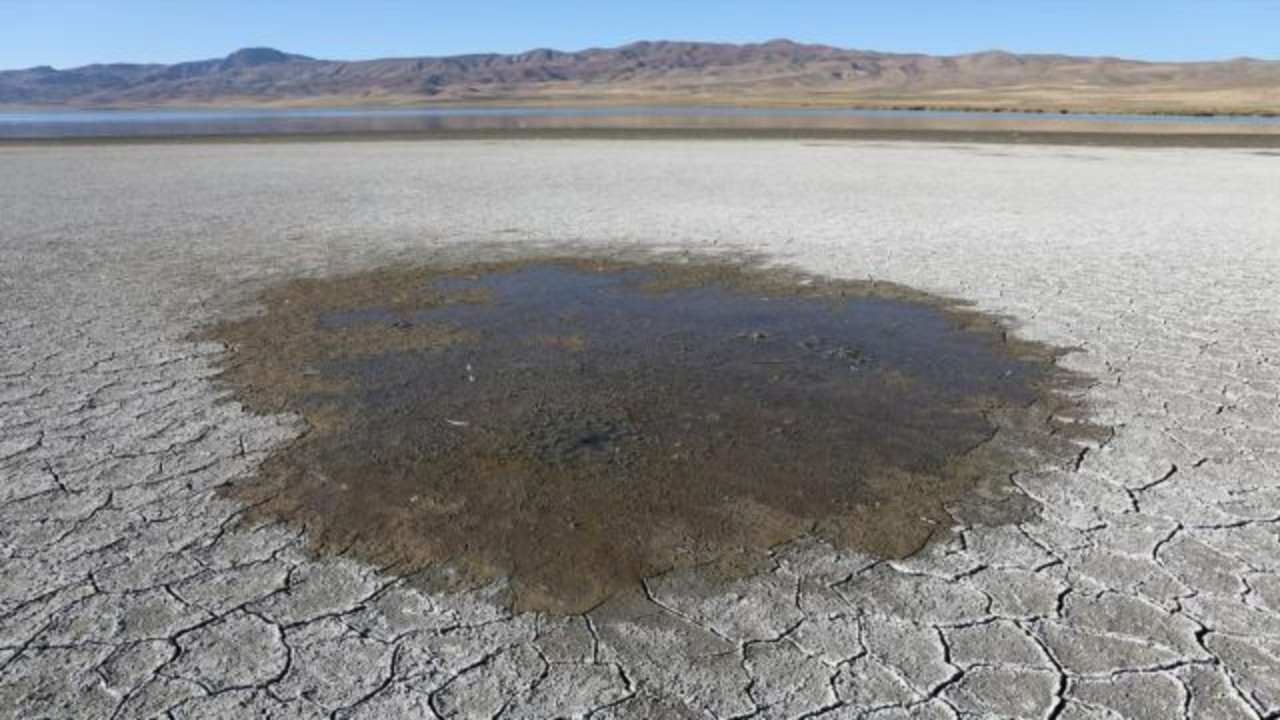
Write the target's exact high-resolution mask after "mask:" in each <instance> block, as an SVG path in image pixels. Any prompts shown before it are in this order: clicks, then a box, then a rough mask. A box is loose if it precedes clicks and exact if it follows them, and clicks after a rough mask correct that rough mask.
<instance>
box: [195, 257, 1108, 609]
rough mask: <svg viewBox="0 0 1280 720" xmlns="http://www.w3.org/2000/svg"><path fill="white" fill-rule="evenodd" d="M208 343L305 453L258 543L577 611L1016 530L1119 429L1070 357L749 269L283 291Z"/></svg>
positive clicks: (257, 501)
mask: <svg viewBox="0 0 1280 720" xmlns="http://www.w3.org/2000/svg"><path fill="white" fill-rule="evenodd" d="M260 302H261V312H259V313H257V314H255V315H252V316H249V317H243V318H232V319H227V320H223V321H220V322H217V323H214V324H211V325H209V326H207V327H205V328H203V329H202V330H201V331H200V332H199V336H200V337H201V338H202V339H207V340H215V341H217V342H220V343H223V344H224V345H225V347H226V348H227V352H226V353H224V354H223V356H222V357H221V360H220V370H221V375H220V377H219V382H221V383H223V384H224V385H225V386H226V387H227V388H229V389H230V390H231V399H233V400H235V401H238V402H240V403H242V404H243V405H244V406H245V407H246V408H248V409H249V410H251V411H253V412H256V413H262V414H276V413H291V414H295V415H297V416H300V417H301V418H302V419H303V420H304V421H305V430H304V431H303V432H302V434H301V435H300V436H299V437H298V438H297V439H295V440H294V441H292V442H291V443H289V444H287V445H286V446H285V447H283V448H281V449H280V450H278V451H277V452H276V453H274V454H273V455H272V456H271V457H269V458H268V459H267V461H266V462H265V463H264V464H263V465H262V467H261V468H260V469H259V472H258V473H257V474H256V475H254V476H252V477H249V478H245V479H243V480H240V481H237V482H235V483H233V484H231V485H229V486H227V487H226V488H224V492H225V493H226V494H227V495H228V496H230V497H232V498H234V499H236V500H238V501H241V502H244V503H246V504H247V505H248V507H249V510H248V511H247V512H246V516H245V520H246V522H250V523H259V522H275V521H280V522H284V523H287V524H289V525H291V526H294V527H298V528H302V529H304V530H305V532H306V535H307V538H308V541H309V544H310V548H311V549H312V550H313V551H314V552H316V553H318V554H340V555H346V556H351V557H354V558H358V559H360V560H363V561H365V562H369V563H372V564H373V565H375V566H377V567H379V568H382V569H384V570H386V571H389V572H394V573H399V574H402V575H405V576H409V577H411V578H413V580H414V581H415V582H419V583H422V584H424V585H428V586H431V587H440V586H442V585H444V586H448V587H466V586H471V585H478V584H482V583H488V582H492V581H495V580H504V581H506V584H507V587H508V588H509V590H508V592H509V599H510V603H511V605H512V607H513V609H515V610H518V611H524V610H535V611H546V612H553V613H565V614H572V613H579V612H584V611H586V610H589V609H591V608H592V607H594V606H596V605H598V604H599V603H601V602H603V601H604V600H606V599H608V598H609V597H611V596H613V595H615V594H617V593H619V592H622V591H624V590H627V589H629V588H633V587H635V586H636V585H638V583H639V581H640V580H641V579H642V578H645V577H651V576H653V575H657V574H661V573H663V572H666V571H670V570H673V569H679V568H684V567H691V566H700V567H705V568H706V572H709V573H719V574H723V575H724V576H726V577H733V576H734V575H735V574H738V573H742V572H746V571H747V569H748V568H752V567H755V566H757V565H758V564H759V563H760V562H761V560H762V559H764V558H767V554H768V552H769V550H770V548H773V547H775V546H777V545H779V544H782V543H786V542H789V541H792V540H796V539H799V538H802V537H806V536H817V537H819V538H821V539H822V540H824V541H826V542H829V543H831V544H832V545H833V546H835V547H836V548H839V549H845V550H851V551H856V552H860V553H866V554H870V555H873V556H877V557H882V558H904V557H907V556H910V555H912V554H914V553H916V552H918V551H919V550H921V549H922V548H923V547H925V545H926V544H927V543H929V542H931V541H935V540H938V539H941V538H944V537H946V536H947V535H948V533H949V532H950V528H951V527H953V526H954V525H955V524H956V523H959V524H964V525H973V524H1006V523H1016V522H1022V521H1025V520H1028V519H1030V518H1031V517H1033V516H1034V515H1035V513H1036V512H1037V507H1036V505H1035V503H1034V502H1033V501H1032V500H1031V499H1029V498H1027V497H1026V496H1025V495H1023V494H1021V493H1020V492H1019V491H1018V490H1017V489H1016V487H1014V485H1013V483H1012V482H1011V478H1012V477H1013V476H1014V475H1016V474H1017V473H1034V472H1039V471H1043V470H1044V469H1045V468H1052V467H1069V466H1070V465H1072V464H1073V463H1074V462H1075V460H1076V458H1077V457H1078V455H1079V453H1080V451H1081V448H1082V446H1085V445H1087V444H1091V443H1093V442H1096V441H1097V440H1099V439H1101V438H1103V437H1105V436H1106V434H1107V432H1108V431H1107V430H1106V429H1105V428H1101V427H1098V426H1097V425H1095V424H1093V423H1091V422H1090V421H1089V420H1088V418H1087V415H1086V412H1085V408H1084V407H1083V406H1082V402H1081V399H1080V398H1081V397H1082V395H1083V392H1082V390H1083V389H1084V388H1085V387H1086V386H1087V383H1088V379H1087V378H1084V377H1081V376H1079V375H1076V374H1073V373H1071V372H1068V371H1067V370H1065V369H1063V368H1061V367H1060V366H1059V365H1058V363H1057V361H1058V359H1059V358H1060V357H1061V356H1062V355H1063V354H1064V353H1065V352H1066V351H1065V350H1063V349H1060V348H1055V347H1051V346H1047V345H1043V344H1039V343H1033V342H1028V341H1025V340H1021V339H1018V338H1016V337H1013V336H1011V335H1010V334H1009V333H1008V332H1006V323H1005V322H1004V321H1002V320H1001V319H1000V318H994V317H990V316H987V315H983V314H981V313H979V312H977V311H975V310H973V309H971V308H969V307H967V306H965V305H964V304H963V303H961V302H958V301H955V300H951V299H946V298H941V297H937V296H934V295H930V294H927V293H923V292H920V291H916V290H913V289H911V288H907V287H904V286H900V285H895V284H891V283H884V282H870V281H848V280H833V279H828V278H822V277H817V276H812V275H806V274H803V273H799V272H795V271H792V270H788V269H779V268H766V267H763V266H761V265H760V264H758V263H754V262H748V261H724V260H713V259H705V260H703V259H694V260H693V261H692V262H672V261H667V260H655V261H645V262H640V261H619V260H610V259H602V258H595V257H582V256H574V257H534V258H529V259H517V260H503V261H498V262H490V263H475V262H448V261H442V262H437V263H434V264H432V265H418V266H406V267H388V268H383V269H378V270H372V271H366V272H360V273H356V274H351V275H344V276H339V277H331V278H322V279H295V280H290V281H287V282H284V283H282V284H279V285H277V286H275V287H272V288H270V289H268V290H266V291H265V292H263V293H262V295H261V298H260Z"/></svg>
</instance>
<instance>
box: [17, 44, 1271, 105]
mask: <svg viewBox="0 0 1280 720" xmlns="http://www.w3.org/2000/svg"><path fill="white" fill-rule="evenodd" d="M424 101H473V102H477V101H493V102H528V101H533V102H593V103H608V102H646V101H647V102H735V103H785V104H799V103H814V104H852V105H887V106H911V105H928V106H937V107H1006V108H1038V109H1067V108H1071V109H1106V108H1110V109H1130V110H1133V109H1141V110H1155V111H1171V112H1202V111H1229V112H1273V111H1276V110H1280V62H1273V61H1262V60H1254V59H1237V60H1230V61H1224V62H1198V63H1151V62H1139V61H1132V60H1121V59H1116V58H1084V57H1070V56H1065V55H1017V54H1011V53H1006V52H983V53H976V54H970V55H959V56H949V57H939V56H931V55H920V54H887V53H878V52H866V51H859V50H845V49H840V48H835V47H829V46H824V45H802V44H797V43H794V42H790V41H787V40H776V41H772V42H767V43H762V44H749V45H729V44H714V43H695V42H641V43H635V44H632V45H626V46H623V47H618V48H611V49H590V50H583V51H580V52H561V51H556V50H533V51H530V52H525V53H520V54H515V55H500V54H483V55H461V56H454V57H421V58H396V59H384V60H365V61H356V62H347V61H335V60H318V59H314V58H310V57H306V56H302V55H292V54H287V53H284V52H280V51H278V50H273V49H269V48H250V49H244V50H240V51H237V52H235V53H232V54H231V55H229V56H227V57H226V58H221V59H212V60H201V61H196V62H185V63H178V64H175V65H155V64H109V65H89V66H85V67H80V68H73V69H67V70H55V69H54V68H51V67H37V68H31V69H26V70H13V71H7V72H0V104H10V105H15V104H18V105H72V106H98V105H108V106H109V105H130V106H136V105H204V104H224V103H230V104H325V105H329V104H340V105H346V104H362V103H379V104H388V103H391V104H396V103H415V102H424Z"/></svg>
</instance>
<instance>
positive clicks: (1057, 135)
mask: <svg viewBox="0 0 1280 720" xmlns="http://www.w3.org/2000/svg"><path fill="white" fill-rule="evenodd" d="M468 140H471V141H475V140H504V141H510V140H516V141H531V142H537V141H556V140H561V141H572V140H591V141H664V140H666V141H711V142H714V141H734V140H795V141H812V142H823V141H825V142H840V141H850V142H856V141H881V142H923V143H965V144H995V145H1060V146H1080V147H1133V148H1223V149H1242V150H1249V149H1253V150H1275V151H1276V152H1274V153H1267V154H1274V155H1276V156H1277V157H1280V132H1277V133H1273V134H1265V133H1243V132H1240V133H1212V132H1204V133H1167V132H1166V133H1152V132H1142V131H1138V130H1135V131H1132V132H1104V131H1032V132H1023V131H1003V130H910V129H885V130H880V129H858V130H823V129H801V130H789V129H742V130H726V129H713V130H700V129H687V128H686V129H666V130H661V129H644V130H641V129H616V128H585V129H571V130H558V129H528V130H436V131H419V132H361V133H293V134H286V133H278V134H270V133H267V134H256V135H248V134H239V135H237V134H221V135H163V136H104V137H64V138H0V150H3V149H6V148H23V147H56V146H63V147H65V146H103V145H107V146H129V145H244V144H306V143H342V142H454V141H468Z"/></svg>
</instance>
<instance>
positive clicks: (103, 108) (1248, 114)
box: [0, 97, 1280, 119]
mask: <svg viewBox="0 0 1280 720" xmlns="http://www.w3.org/2000/svg"><path fill="white" fill-rule="evenodd" d="M630 107H647V108H673V109H675V108H698V107H706V108H740V109H752V108H758V109H795V110H806V109H809V110H847V111H871V112H874V111H883V112H919V113H934V112H946V113H966V114H975V115H977V114H996V115H1015V116H1016V115H1045V116H1053V115H1092V116H1108V115H1110V116H1124V117H1168V118H1224V119H1230V118H1242V119H1247V118H1280V108H1256V109H1249V108H1194V107H1192V108H1170V107H1159V106H1152V107H1140V106H1132V107H1125V106H1105V105H1082V106H1074V105H1062V106H1027V107H1021V106H1012V105H1000V104H994V103H993V104H990V105H984V104H981V103H977V104H968V103H966V104H948V103H936V102H935V103H929V102H910V101H904V102H885V103H879V102H866V101H861V102H847V101H843V100H836V99H785V98H781V99H756V98H752V99H749V100H735V99H725V98H714V97H713V98H685V99H680V100H673V99H670V98H644V97H637V98H625V99H615V100H602V99H590V98H587V99H579V98H572V99H569V98H566V99H534V98H527V99H507V98H493V99H458V100H433V101H430V102H422V101H421V100H420V99H397V98H380V99H378V100H377V101H376V102H369V100H368V99H361V100H356V99H346V100H343V99H336V98H316V99H297V100H280V101H272V102H265V103H264V102H248V101H246V102H238V101H235V100H223V101H218V102H210V103H192V102H174V103H152V104H141V103H139V104H133V103H106V104H96V105H95V104H61V105H60V104H23V103H0V113H4V112H32V113H36V112H68V113H70V112H111V111H121V112H131V111H161V112H162V111H222V110H226V111H237V110H238V111H255V110H261V111H271V110H357V109H362V108H364V109H388V110H390V109H403V110H411V109H418V110H430V109H433V108H438V109H442V110H443V109H454V108H480V109H489V108H513V109H517V108H530V109H536V108H586V109H612V108H619V109H621V108H630Z"/></svg>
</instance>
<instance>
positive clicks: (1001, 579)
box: [0, 141, 1280, 719]
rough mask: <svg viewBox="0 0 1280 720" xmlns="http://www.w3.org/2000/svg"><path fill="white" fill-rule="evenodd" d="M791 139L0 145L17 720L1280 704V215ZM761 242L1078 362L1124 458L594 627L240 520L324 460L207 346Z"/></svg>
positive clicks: (799, 549)
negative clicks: (385, 295) (275, 483)
mask: <svg viewBox="0 0 1280 720" xmlns="http://www.w3.org/2000/svg"><path fill="white" fill-rule="evenodd" d="M1006 149H1007V152H1006V154H1005V156H1002V157H991V156H989V155H986V154H983V150H984V149H983V148H980V147H978V146H974V147H963V146H955V147H942V146H930V145H924V144H921V145H877V144H874V143H843V144H841V143H834V144H831V145H830V146H823V147H805V146H803V145H802V144H801V143H792V142H786V141H776V142H773V141H770V142H766V141H759V142H750V143H738V142H715V143H710V142H709V143H694V142H634V143H633V142H616V143H591V142H559V141H547V142H528V143H520V142H502V143H482V142H459V143H438V144H437V143H421V144H415V143H386V144H358V145H344V144H325V145H316V146H309V145H297V146H249V145H244V146H241V145H225V146H217V147H213V146H208V147H202V146H180V145H175V146H163V147H160V146H139V147H128V148H107V147H104V148H93V147H77V148H70V147H68V148H6V149H3V150H0V210H2V211H3V212H0V296H2V297H3V302H2V303H0V343H3V351H2V352H0V715H3V716H7V717H22V718H28V717H48V716H54V717H61V716H76V717H112V716H115V717H154V716H161V717H175V718H178V717H219V716H223V717H244V716H247V715H253V714H259V715H263V716H269V717H324V716H330V717H377V718H385V717H433V716H434V717H505V718H517V717H535V718H536V717H557V716H562V717H594V718H642V717H676V718H680V717H690V718H694V717H717V718H729V717H761V718H764V717H770V718H772V717H797V718H799V717H823V718H861V717H876V718H892V717H937V718H953V717H965V718H968V717H1054V718H1074V719H1078V718H1118V717H1137V718H1164V717H1200V718H1237V717H1238V718H1267V717H1275V716H1277V713H1280V684H1278V683H1277V678H1280V579H1278V577H1280V576H1278V573H1280V560H1278V558H1280V509H1278V508H1280V473H1278V472H1277V469H1278V468H1280V452H1278V450H1277V448H1280V401H1278V394H1280V360H1278V358H1280V319H1278V318H1277V315H1276V313H1275V308H1276V307H1278V306H1280V289H1278V288H1277V283H1276V282H1275V278H1276V277H1277V276H1280V243H1277V235H1278V234H1280V187H1278V186H1277V184H1276V183H1275V173H1276V166H1275V163H1274V158H1268V157H1261V156H1257V155H1251V154H1249V153H1248V152H1246V151H1229V150H1159V151H1153V150H1132V149H1116V148H1087V149H1086V148H1062V147H1052V148H1050V147H1015V148H1006ZM494 237H500V238H502V239H504V240H505V241H506V243H507V244H508V245H509V246H510V247H513V248H517V249H518V250H519V251H520V252H522V253H533V252H542V251H545V252H551V251H552V250H551V249H552V248H563V247H564V246H565V245H578V246H581V247H583V248H584V249H590V250H593V251H595V252H597V253H613V252H620V251H622V250H623V249H626V248H635V247H644V248H647V249H650V250H652V251H657V252H664V253H669V254H670V253H677V254H678V253H680V252H682V251H685V250H688V251H692V252H695V253H697V254H699V255H701V254H706V253H715V252H720V251H725V252H731V253H732V252H749V253H757V254H759V255H761V256H763V257H765V258H767V259H769V260H771V261H780V262H784V263H787V264H789V265H793V266H795V267H798V268H800V269H802V270H804V271H806V272H812V273H818V274H822V275H826V276H831V277H842V278H851V279H864V278H868V277H874V278H875V279H877V280H887V281H893V282H898V283H903V284H906V285H910V286H912V287H918V288H922V289H924V290H928V291H930V292H937V293H940V294H943V295H947V296H954V297H959V298H964V299H967V300H971V301H973V302H975V303H976V304H977V307H978V309H980V310H982V311H985V312H991V313H996V314H1000V315H1004V316H1007V317H1009V318H1012V319H1013V320H1014V321H1015V323H1016V325H1015V332H1016V335H1017V336H1019V337H1022V338H1024V339H1027V340H1033V341H1037V342H1042V343H1046V344H1050V345H1054V346H1058V347H1073V348H1079V349H1080V351H1079V352H1075V353H1072V354H1070V355H1068V356H1066V357H1065V358H1063V360H1062V362H1063V364H1064V365H1066V366H1067V367H1068V368H1070V369H1072V370H1074V371H1077V372H1080V373H1082V374H1084V375H1086V376H1089V377H1093V378H1096V379H1097V382H1096V383H1095V384H1093V385H1092V386H1090V387H1089V388H1087V389H1082V390H1081V391H1080V392H1081V397H1082V400H1083V402H1084V405H1085V406H1086V407H1087V408H1088V409H1089V411H1090V413H1091V416H1092V417H1093V418H1094V419H1096V421H1097V422H1098V423H1100V424H1102V425H1105V426H1108V427H1112V428H1114V430H1115V432H1114V435H1112V436H1108V437H1102V438H1099V439H1097V440H1095V441H1082V442H1081V443H1080V446H1079V451H1078V454H1077V456H1076V458H1075V461H1074V462H1072V463H1070V464H1069V465H1068V466H1066V467H1058V466H1047V467H1035V468H1032V469H1028V470H1026V471H1024V472H1020V473H1018V474H1016V475H1015V476H1014V477H1013V478H1012V482H1013V483H1014V484H1015V485H1016V486H1017V487H1018V488H1020V489H1021V491H1022V492H1023V493H1025V494H1026V495H1027V496H1029V497H1030V498H1032V499H1034V500H1035V501H1036V502H1037V503H1038V505H1039V508H1040V509H1039V513H1038V515H1037V516H1036V517H1034V518H1030V519H1026V520H1024V521H1022V522H1017V523H1013V524H1005V525H991V524H986V523H984V522H982V518H981V517H979V516H976V515H975V516H973V517H970V516H967V515H965V513H963V512H961V513H959V515H960V516H961V517H962V518H968V519H963V520H962V522H960V524H959V525H958V526H957V527H956V528H954V530H953V534H952V535H951V537H950V538H949V539H947V540H946V541H944V542H940V543H938V544H936V545H931V546H930V547H929V548H928V549H926V550H925V551H924V552H923V553H920V554H917V555H914V556H912V557H910V558H906V559H902V560H877V559H876V558H874V557H871V556H866V555H862V554H860V553H857V552H849V551H841V550H838V549H836V548H834V547H831V546H830V545H828V544H824V543H822V542H820V541H817V540H801V541H797V542H792V543H788V544H784V545H782V546H780V547H778V548H775V549H774V550H773V551H772V552H770V553H769V554H768V556H767V557H766V558H764V559H763V560H761V561H760V562H758V563H757V564H756V565H755V566H754V568H753V572H750V573H747V574H744V575H738V576H735V577H730V578H724V577H718V576H716V575H714V574H708V573H706V572H703V571H701V570H700V569H699V568H686V569H681V570H676V571H673V572H669V573H665V574H663V575H660V576H656V577H650V578H647V579H646V580H645V581H644V583H643V584H642V586H641V587H640V588H639V589H638V590H637V591H635V592H634V593H624V594H620V595H619V596H617V597H615V598H613V599H611V600H610V601H609V602H607V603H605V604H604V605H602V606H601V607H599V608H597V609H595V610H593V611H592V612H590V613H588V614H586V615H584V616H579V617H571V618H563V617H557V616H554V615H545V614H539V613H512V612H510V611H509V610H508V609H507V608H506V606H505V604H504V603H503V601H502V599H503V594H504V592H505V588H503V587H502V586H501V584H500V583H495V584H492V585H487V586H483V587H479V588H469V589H459V588H456V587H453V586H452V585H451V584H450V582H448V581H449V578H440V582H438V583H435V584H430V585H427V586H425V587H424V586H420V585H416V584H413V583H409V582H406V581H405V580H403V579H401V578H400V577H398V576H396V575H395V574H394V573H388V572H384V571H382V570H381V569H380V568H378V567H377V566H375V565H373V564H369V563H366V562H363V561H359V560H355V559H351V558H326V559H313V558H311V556H309V555H308V553H307V552H306V537H305V534H304V533H303V532H301V531H299V530H296V529H290V528H289V527H287V526H281V525H278V524H266V525H260V526H251V525H246V524H245V523H242V522H241V520H242V518H243V517H244V515H245V513H246V507H245V505H244V504H243V503H240V502H237V501H234V500H231V499H228V498H226V497H225V496H224V488H225V486H227V485H228V484H230V483H234V482H236V481H240V480H243V479H245V478H247V477H252V476H253V474H254V473H256V472H258V470H259V469H260V467H261V466H262V464H263V462H264V461H266V459H267V458H268V457H270V456H271V455H272V454H273V453H275V452H277V451H278V450H279V449H280V448H281V447H283V446H284V445H285V444H287V443H289V442H291V441H292V440H294V439H295V438H296V437H297V436H298V434H299V433H300V432H301V431H302V430H303V427H302V426H301V424H300V423H299V422H298V421H297V420H296V419H295V418H293V417H291V416H288V415H285V414H276V415H270V416H263V415H258V414H255V413H252V412H250V411H249V410H248V409H247V408H241V407H239V406H238V405H236V404H235V403H234V402H229V400H230V398H229V396H228V395H227V393H226V391H225V390H223V389H221V388H220V386H219V385H218V383H217V381H216V373H217V369H218V368H217V363H218V362H219V361H220V359H221V358H222V357H223V356H222V354H221V352H222V348H221V346H220V345H218V344H216V343H210V342H203V343H202V342H194V341H192V340H191V339H190V338H191V337H192V332H193V331H194V330H195V329H196V328H198V327H201V326H203V325H206V324H207V323H210V322H214V321H217V320H218V319H219V318H222V317H225V316H226V314H227V313H228V312H239V313H242V314H241V317H248V316H249V314H250V313H251V312H252V311H253V310H254V308H253V307H252V303H253V300H254V298H256V297H257V296H258V295H259V293H260V292H261V291H262V290H264V289H266V288H268V287H272V286H277V285H279V284H280V283H281V282H285V281H287V280H288V279H290V278H295V277H299V276H314V277H331V276H335V275H338V274H343V273H352V272H359V271H363V270H367V269H370V268H375V267H380V266H385V265H387V264H388V263H392V262H399V261H418V262H429V261H431V260H432V259H433V258H434V257H436V256H439V255H441V254H444V255H449V256H451V257H454V258H458V259H466V257H467V256H468V253H471V254H472V255H474V254H479V253H483V254H484V256H485V257H484V259H493V257H494V254H501V253H502V252H505V251H504V250H502V249H501V248H495V247H492V246H489V245H483V244H482V243H484V242H485V241H490V240H492V239H493V238H494Z"/></svg>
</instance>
